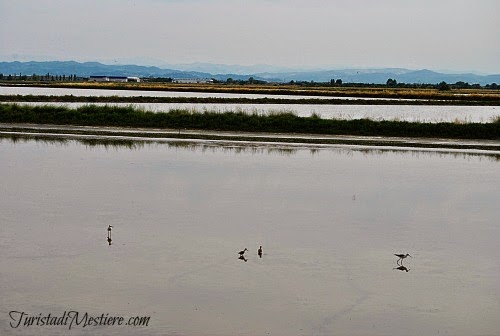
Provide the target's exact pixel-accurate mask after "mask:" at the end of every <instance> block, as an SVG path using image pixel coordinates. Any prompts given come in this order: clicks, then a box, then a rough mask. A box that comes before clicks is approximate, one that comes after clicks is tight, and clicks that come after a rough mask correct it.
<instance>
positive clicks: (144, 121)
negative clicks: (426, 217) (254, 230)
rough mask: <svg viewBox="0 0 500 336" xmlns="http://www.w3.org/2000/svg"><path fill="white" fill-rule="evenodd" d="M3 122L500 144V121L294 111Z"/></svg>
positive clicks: (60, 111) (51, 111)
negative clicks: (424, 120) (408, 119)
mask: <svg viewBox="0 0 500 336" xmlns="http://www.w3.org/2000/svg"><path fill="white" fill-rule="evenodd" d="M0 122H3V123H35V124H54V125H81V126H117V127H144V128H160V129H196V130H213V131H234V132H270V133H304V134H324V135H363V136H389V137H416V138H426V137H427V138H456V139H490V140H499V139H500V122H499V120H498V118H497V120H496V121H495V122H492V123H466V124H462V123H450V122H443V123H421V122H406V121H374V120H369V119H356V120H339V119H321V118H318V116H317V115H313V116H311V117H298V116H297V115H295V114H293V113H291V112H281V113H274V114H269V115H260V114H257V113H253V114H246V113H244V112H241V111H240V112H224V113H218V112H210V111H207V112H203V113H197V112H194V111H188V110H171V111H169V112H167V113H154V112H147V111H143V110H139V109H136V108H134V107H132V106H130V107H116V106H96V105H87V106H83V107H80V108H77V109H70V108H66V107H55V106H29V105H17V104H0Z"/></svg>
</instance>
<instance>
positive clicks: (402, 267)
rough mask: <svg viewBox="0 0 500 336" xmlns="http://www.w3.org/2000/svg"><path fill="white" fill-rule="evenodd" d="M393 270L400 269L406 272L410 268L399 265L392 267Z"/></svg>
mask: <svg viewBox="0 0 500 336" xmlns="http://www.w3.org/2000/svg"><path fill="white" fill-rule="evenodd" d="M393 269H394V270H400V271H406V272H409V271H410V269H409V268H406V267H405V266H399V267H396V268H393Z"/></svg>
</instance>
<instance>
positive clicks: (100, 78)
mask: <svg viewBox="0 0 500 336" xmlns="http://www.w3.org/2000/svg"><path fill="white" fill-rule="evenodd" d="M140 81H141V79H140V78H139V77H125V76H90V77H89V82H121V83H125V82H140Z"/></svg>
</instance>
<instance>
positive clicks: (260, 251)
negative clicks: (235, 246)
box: [257, 246, 262, 258]
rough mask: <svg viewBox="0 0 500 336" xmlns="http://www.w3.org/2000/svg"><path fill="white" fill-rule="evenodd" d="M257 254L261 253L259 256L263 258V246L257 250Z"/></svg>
mask: <svg viewBox="0 0 500 336" xmlns="http://www.w3.org/2000/svg"><path fill="white" fill-rule="evenodd" d="M257 254H258V255H259V258H262V246H261V247H259V249H258V250H257Z"/></svg>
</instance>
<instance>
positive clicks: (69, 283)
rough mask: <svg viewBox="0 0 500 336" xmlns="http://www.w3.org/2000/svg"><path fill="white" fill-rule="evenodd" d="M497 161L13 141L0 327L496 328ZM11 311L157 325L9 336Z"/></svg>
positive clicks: (346, 331) (172, 330)
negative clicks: (72, 313)
mask: <svg viewBox="0 0 500 336" xmlns="http://www.w3.org/2000/svg"><path fill="white" fill-rule="evenodd" d="M499 168H500V163H499V161H498V157H495V156H487V155H480V154H477V155H474V154H465V153H456V152H455V153H439V152H419V151H381V150H372V149H369V148H349V147H339V148H335V147H332V148H326V149H320V150H310V149H307V148H302V149H301V148H295V147H282V148H280V147H276V146H274V147H267V146H265V145H262V146H259V145H257V146H255V145H254V146H252V147H249V146H245V145H232V146H225V147H220V146H214V145H209V144H204V143H198V144H188V143H184V144H183V143H176V145H174V143H171V144H142V145H140V144H139V145H134V146H129V147H119V146H89V145H87V144H84V143H80V142H77V141H74V140H68V141H65V142H62V143H59V142H48V141H45V142H43V141H39V142H36V141H32V140H30V141H21V142H12V141H11V140H6V139H3V140H1V141H0V176H2V178H1V180H0V230H1V231H0V253H1V255H2V258H1V259H0V260H1V261H0V290H1V293H2V300H1V301H0V316H1V318H0V334H2V335H68V334H69V335H94V334H106V335H268V334H270V335H498V334H499V333H500V320H499V319H498V316H500V263H499V259H498V246H499V243H500V225H499V222H498V218H500V207H499V206H498V205H499V204H500V189H499V188H498V186H499V185H500V169H499ZM108 225H113V226H114V228H113V233H112V237H113V244H112V245H111V246H108V244H107V242H106V234H107V232H106V228H107V226H108ZM259 245H262V246H263V249H264V255H263V257H262V258H259V257H258V256H257V249H258V247H259ZM245 247H246V248H248V249H249V250H250V251H249V252H247V259H248V261H247V262H244V261H242V260H239V259H238V258H237V252H238V251H240V250H242V249H243V248H245ZM394 253H410V254H411V255H412V257H413V258H407V259H405V261H404V265H405V266H406V267H408V268H409V269H410V271H409V272H404V271H399V270H397V269H396V270H395V269H394V268H396V267H397V265H396V260H397V258H396V257H394V255H393V254H394ZM11 310H19V311H25V312H26V313H29V314H31V315H35V316H38V314H39V313H44V314H48V313H52V314H53V315H61V314H62V313H63V312H64V311H65V310H76V311H79V312H82V313H83V312H88V313H89V314H93V315H95V316H98V315H101V314H102V313H110V315H118V316H124V317H129V316H136V315H139V316H151V321H150V323H149V326H148V327H142V328H135V329H134V328H132V327H125V326H121V327H116V326H115V327H100V328H99V327H87V328H82V327H74V328H73V329H72V330H71V331H68V330H67V329H65V328H64V327H30V328H28V327H20V328H19V329H12V328H11V327H10V326H9V322H10V319H9V317H8V313H9V312H10V311H11Z"/></svg>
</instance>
